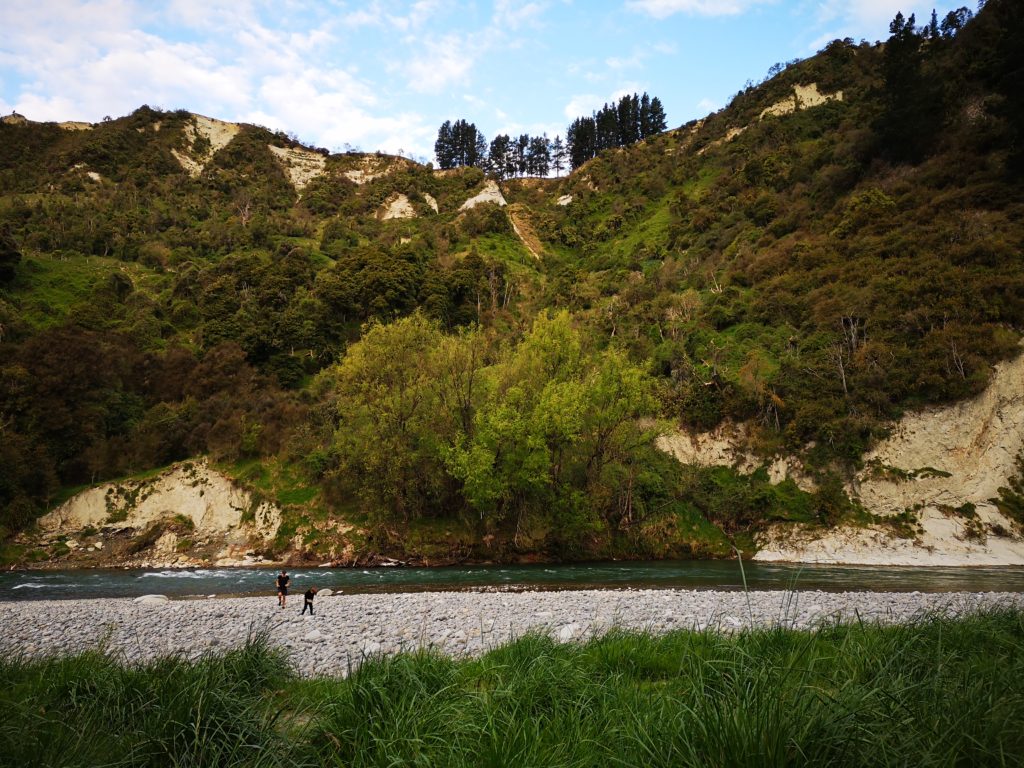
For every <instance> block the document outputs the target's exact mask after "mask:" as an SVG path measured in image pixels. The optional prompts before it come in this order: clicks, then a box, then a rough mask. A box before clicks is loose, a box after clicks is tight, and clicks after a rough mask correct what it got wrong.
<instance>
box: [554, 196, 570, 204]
mask: <svg viewBox="0 0 1024 768" xmlns="http://www.w3.org/2000/svg"><path fill="white" fill-rule="evenodd" d="M571 202H572V195H562V196H561V197H560V198H558V200H557V201H556V203H557V204H558V205H569V203H571Z"/></svg>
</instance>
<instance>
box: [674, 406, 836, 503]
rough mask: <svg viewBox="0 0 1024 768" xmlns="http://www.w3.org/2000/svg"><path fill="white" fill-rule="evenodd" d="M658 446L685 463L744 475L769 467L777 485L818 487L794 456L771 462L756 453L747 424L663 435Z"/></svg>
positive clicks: (778, 457) (769, 474) (780, 457)
mask: <svg viewBox="0 0 1024 768" xmlns="http://www.w3.org/2000/svg"><path fill="white" fill-rule="evenodd" d="M656 445H657V446H658V448H660V449H661V450H663V451H665V453H670V454H672V455H673V456H675V457H676V459H678V460H679V462H680V463H681V464H695V465H697V466H700V467H716V466H727V467H732V468H734V469H735V470H736V471H737V472H742V473H744V474H750V473H752V472H754V471H755V470H757V469H760V468H761V467H764V466H767V470H768V479H769V480H770V481H771V482H772V483H773V484H777V483H781V482H782V481H783V480H786V479H787V478H788V479H790V480H792V481H793V482H794V483H796V484H797V486H798V487H799V488H801V489H802V490H805V491H808V492H813V491H814V490H815V488H816V486H815V483H814V479H813V478H812V477H811V476H810V475H808V474H807V473H806V472H805V471H804V470H803V467H802V466H801V465H800V462H799V461H798V460H797V459H795V458H793V457H792V456H777V457H775V458H773V459H771V460H770V461H768V460H765V459H764V458H762V457H759V456H756V455H754V454H753V453H752V452H751V451H750V449H749V448H748V446H749V445H750V430H749V429H748V428H747V426H746V425H745V424H734V423H732V422H725V423H723V424H721V425H719V426H718V427H716V428H715V429H713V430H712V431H710V432H699V433H691V432H685V431H680V432H674V433H672V434H668V435H661V436H659V437H658V439H657V441H656Z"/></svg>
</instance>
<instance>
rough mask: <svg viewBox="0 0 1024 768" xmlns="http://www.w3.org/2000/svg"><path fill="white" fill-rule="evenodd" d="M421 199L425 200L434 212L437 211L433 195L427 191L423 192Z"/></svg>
mask: <svg viewBox="0 0 1024 768" xmlns="http://www.w3.org/2000/svg"><path fill="white" fill-rule="evenodd" d="M423 199H424V200H426V201H427V205H429V206H430V207H431V208H433V209H434V213H437V212H438V207H437V200H435V199H434V196H433V195H431V194H430V193H428V192H424V193H423Z"/></svg>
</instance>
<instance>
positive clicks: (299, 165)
mask: <svg viewBox="0 0 1024 768" xmlns="http://www.w3.org/2000/svg"><path fill="white" fill-rule="evenodd" d="M267 149H269V150H270V151H271V152H273V153H274V157H275V158H276V159H277V162H279V163H280V164H281V167H282V168H284V172H285V173H286V174H288V180H289V181H290V182H291V183H292V186H293V187H295V189H296V191H298V192H301V191H302V190H303V189H305V188H306V186H307V185H308V184H309V182H311V181H312V180H313V179H315V178H316V177H317V176H320V175H321V174H323V172H324V167H325V166H326V165H327V158H326V157H324V156H323V155H321V154H320V153H319V152H314V151H312V150H310V149H303V148H302V147H294V148H292V149H285V148H284V147H275V146H272V145H270V144H268V145H267Z"/></svg>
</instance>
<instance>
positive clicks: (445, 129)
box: [434, 120, 456, 170]
mask: <svg viewBox="0 0 1024 768" xmlns="http://www.w3.org/2000/svg"><path fill="white" fill-rule="evenodd" d="M434 157H436V158H437V167H438V168H441V169H442V170H448V169H451V168H454V167H455V165H456V163H455V142H454V137H453V135H452V123H451V121H450V120H445V121H444V122H443V123H441V127H440V128H439V129H438V131H437V141H435V142H434Z"/></svg>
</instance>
